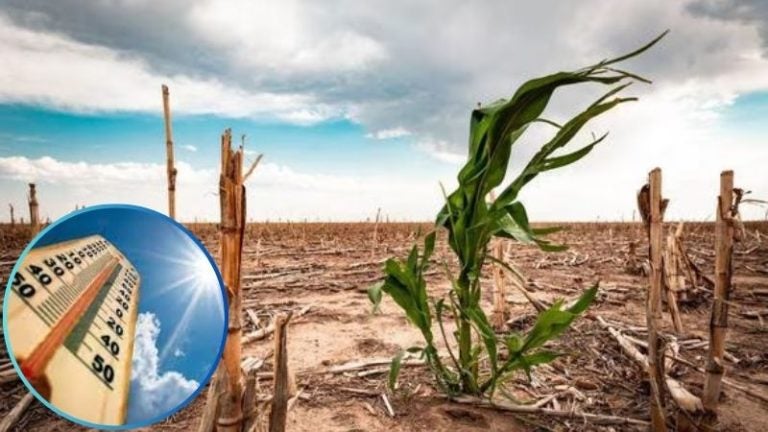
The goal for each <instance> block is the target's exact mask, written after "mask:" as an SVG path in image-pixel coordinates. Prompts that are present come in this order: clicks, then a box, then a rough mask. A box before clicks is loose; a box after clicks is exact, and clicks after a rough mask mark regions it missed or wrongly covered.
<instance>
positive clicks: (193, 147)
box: [180, 144, 197, 153]
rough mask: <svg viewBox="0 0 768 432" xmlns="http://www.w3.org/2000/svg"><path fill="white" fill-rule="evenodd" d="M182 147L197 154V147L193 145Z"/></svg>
mask: <svg viewBox="0 0 768 432" xmlns="http://www.w3.org/2000/svg"><path fill="white" fill-rule="evenodd" d="M180 147H181V148H182V149H184V150H186V151H188V152H192V153H195V152H197V147H195V146H193V145H192V144H182V145H181V146H180Z"/></svg>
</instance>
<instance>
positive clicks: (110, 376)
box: [91, 354, 115, 383]
mask: <svg viewBox="0 0 768 432" xmlns="http://www.w3.org/2000/svg"><path fill="white" fill-rule="evenodd" d="M91 367H92V368H93V370H94V371H95V372H96V373H97V374H98V375H99V376H101V377H103V378H104V381H106V382H107V383H111V382H112V381H114V380H115V370H114V369H112V366H110V365H109V364H108V363H107V362H106V361H105V360H104V357H102V356H100V355H99V354H96V355H95V356H93V362H91Z"/></svg>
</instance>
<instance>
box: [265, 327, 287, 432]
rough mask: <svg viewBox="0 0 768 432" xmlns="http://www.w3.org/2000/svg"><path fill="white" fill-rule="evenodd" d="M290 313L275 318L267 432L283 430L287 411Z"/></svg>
mask: <svg viewBox="0 0 768 432" xmlns="http://www.w3.org/2000/svg"><path fill="white" fill-rule="evenodd" d="M290 318H291V317H290V315H285V314H280V315H278V316H277V318H276V319H275V371H274V383H275V388H274V393H273V395H272V411H271V412H270V413H269V432H284V431H285V422H286V418H287V413H288V399H290V397H291V395H290V393H291V384H290V379H289V374H288V321H289V320H290Z"/></svg>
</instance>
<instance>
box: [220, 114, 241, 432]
mask: <svg viewBox="0 0 768 432" xmlns="http://www.w3.org/2000/svg"><path fill="white" fill-rule="evenodd" d="M219 200H220V203H221V227H220V231H219V232H220V237H221V257H220V259H221V275H222V279H223V280H224V284H225V285H226V288H227V296H228V298H229V332H228V334H227V341H226V344H225V346H224V355H223V364H224V370H225V371H226V375H227V385H226V388H225V391H224V394H223V395H222V397H221V406H220V409H219V413H220V414H219V418H218V422H217V424H218V428H217V430H218V431H224V432H239V431H240V430H241V428H242V422H243V407H242V396H243V385H242V369H241V368H240V356H241V352H242V344H241V337H242V322H241V320H242V318H241V315H242V292H241V286H240V274H241V258H242V251H243V230H244V228H245V208H246V206H245V186H244V185H243V152H242V151H233V150H232V132H231V131H230V130H229V129H227V130H226V131H224V134H223V135H222V136H221V176H220V177H219Z"/></svg>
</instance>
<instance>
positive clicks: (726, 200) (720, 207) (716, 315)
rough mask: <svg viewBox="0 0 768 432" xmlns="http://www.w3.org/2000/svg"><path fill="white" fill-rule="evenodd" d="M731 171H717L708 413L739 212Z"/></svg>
mask: <svg viewBox="0 0 768 432" xmlns="http://www.w3.org/2000/svg"><path fill="white" fill-rule="evenodd" d="M733 192H734V191H733V171H723V172H722V173H721V174H720V196H719V197H718V200H717V219H716V224H715V292H714V295H715V297H714V301H713V303H712V315H711V318H710V321H709V358H708V361H707V367H706V370H707V376H706V381H705V382H704V393H703V397H702V402H704V408H706V409H707V411H708V412H710V413H711V414H714V415H716V414H717V404H718V399H719V397H720V385H721V381H722V379H723V373H724V368H723V354H724V352H725V334H726V330H727V329H728V299H729V298H730V294H731V270H732V268H731V257H732V254H733V235H734V228H733V221H734V219H735V218H736V217H737V216H738V209H737V208H736V206H734V193H733Z"/></svg>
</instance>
